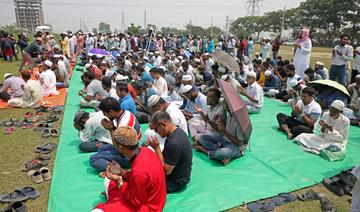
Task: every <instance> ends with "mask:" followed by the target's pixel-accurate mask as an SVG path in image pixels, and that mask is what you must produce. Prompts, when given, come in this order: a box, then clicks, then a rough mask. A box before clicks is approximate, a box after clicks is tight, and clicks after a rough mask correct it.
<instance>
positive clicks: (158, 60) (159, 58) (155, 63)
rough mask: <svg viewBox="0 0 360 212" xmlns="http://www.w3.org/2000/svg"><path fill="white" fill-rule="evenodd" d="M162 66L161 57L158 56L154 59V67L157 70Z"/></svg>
mask: <svg viewBox="0 0 360 212" xmlns="http://www.w3.org/2000/svg"><path fill="white" fill-rule="evenodd" d="M161 65H162V59H161V56H160V55H159V56H158V57H156V58H155V60H154V66H155V67H157V68H159V67H160V66H161Z"/></svg>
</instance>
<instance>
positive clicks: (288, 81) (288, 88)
mask: <svg viewBox="0 0 360 212" xmlns="http://www.w3.org/2000/svg"><path fill="white" fill-rule="evenodd" d="M293 79H296V80H297V81H298V82H299V83H301V82H302V80H301V77H300V76H299V75H297V74H295V75H294V76H293V77H288V78H287V79H286V90H287V91H289V90H292V87H291V86H290V82H291V81H292V80H293Z"/></svg>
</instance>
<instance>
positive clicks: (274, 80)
mask: <svg viewBox="0 0 360 212" xmlns="http://www.w3.org/2000/svg"><path fill="white" fill-rule="evenodd" d="M270 89H275V90H278V91H280V89H281V81H280V79H279V77H278V76H276V75H274V74H272V76H271V78H270V79H265V87H264V91H269V90H270Z"/></svg>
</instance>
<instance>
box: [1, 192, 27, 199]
mask: <svg viewBox="0 0 360 212" xmlns="http://www.w3.org/2000/svg"><path fill="white" fill-rule="evenodd" d="M27 199H29V197H28V196H26V195H25V194H24V192H22V191H19V190H15V191H13V192H11V193H9V194H4V195H1V196H0V202H22V201H25V200H27Z"/></svg>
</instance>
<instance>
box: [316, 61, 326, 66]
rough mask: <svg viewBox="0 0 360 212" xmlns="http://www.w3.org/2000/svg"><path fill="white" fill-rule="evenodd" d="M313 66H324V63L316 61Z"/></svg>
mask: <svg viewBox="0 0 360 212" xmlns="http://www.w3.org/2000/svg"><path fill="white" fill-rule="evenodd" d="M315 65H319V66H324V63H323V62H320V61H316V63H315Z"/></svg>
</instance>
